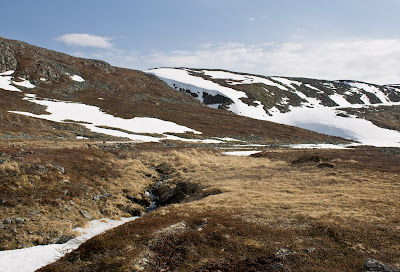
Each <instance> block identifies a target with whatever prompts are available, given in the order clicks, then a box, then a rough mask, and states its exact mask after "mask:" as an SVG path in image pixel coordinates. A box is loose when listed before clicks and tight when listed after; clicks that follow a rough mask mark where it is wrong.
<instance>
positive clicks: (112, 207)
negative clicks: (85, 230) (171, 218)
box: [0, 145, 158, 249]
mask: <svg viewBox="0 0 400 272" xmlns="http://www.w3.org/2000/svg"><path fill="white" fill-rule="evenodd" d="M0 153H1V154H2V155H1V157H2V160H3V161H4V162H3V163H1V164H0V219H1V222H0V223H2V222H3V220H5V219H6V218H10V219H12V220H13V221H15V218H17V217H21V218H23V219H24V220H25V222H24V223H23V224H15V223H12V224H4V228H1V229H0V237H1V240H0V248H1V249H13V248H18V247H26V246H32V245H34V244H46V243H50V242H52V241H54V239H56V238H58V237H60V236H62V235H70V234H71V233H72V229H73V228H75V227H78V226H83V225H85V224H86V222H87V219H85V218H84V217H83V216H82V215H81V213H80V210H86V211H88V212H89V213H90V214H91V216H92V218H93V219H98V218H102V217H111V218H118V217H120V216H132V215H133V214H134V215H137V214H140V213H141V212H144V208H143V207H141V206H139V205H137V204H135V203H132V201H131V200H129V199H128V198H127V196H128V195H133V196H137V195H140V194H143V192H144V191H145V189H146V188H147V187H149V186H150V185H151V184H152V183H154V182H155V180H156V179H157V177H158V174H157V172H156V171H154V170H153V169H151V168H149V167H147V166H145V165H144V164H143V163H142V162H141V161H139V160H137V159H135V158H134V155H132V158H124V159H121V158H119V157H118V156H117V155H115V154H113V153H111V152H109V151H103V150H101V149H98V148H87V147H80V148H78V147H71V148H66V147H60V148H54V147H53V148H49V147H47V148H29V146H27V145H23V148H20V147H2V148H0ZM59 166H62V167H63V168H64V170H65V173H62V172H61V171H60V170H59V169H58V168H57V167H59ZM103 195H105V197H98V198H97V199H96V196H103Z"/></svg>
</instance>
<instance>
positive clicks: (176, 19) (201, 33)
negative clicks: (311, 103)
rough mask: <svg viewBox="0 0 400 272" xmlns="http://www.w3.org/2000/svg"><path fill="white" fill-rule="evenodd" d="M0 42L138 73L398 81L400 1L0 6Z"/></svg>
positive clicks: (182, 0) (49, 1)
mask: <svg viewBox="0 0 400 272" xmlns="http://www.w3.org/2000/svg"><path fill="white" fill-rule="evenodd" d="M1 10H2V16H1V18H2V22H3V23H2V28H1V30H0V36H3V37H6V38H10V39H17V40H23V41H26V42H28V43H31V44H34V45H38V46H41V47H46V48H49V49H52V50H57V51H61V52H65V53H67V54H71V55H74V56H79V57H85V58H96V59H102V60H105V61H107V62H109V63H111V64H112V65H116V66H121V67H127V68H132V69H138V70H146V69H149V68H153V67H171V66H172V67H175V66H179V67H181V66H185V67H193V68H222V69H227V70H233V71H239V72H247V73H256V74H263V75H280V76H294V77H296V76H297V77H313V78H321V79H355V80H362V81H367V82H372V83H381V84H387V83H400V20H399V15H398V13H399V11H400V1H399V0H336V1H331V0H279V1H276V0H196V1H194V0H146V1H143V0H115V1H105V0H79V1H76V0H69V1H54V0H35V1H32V0H18V1H3V2H2V4H1Z"/></svg>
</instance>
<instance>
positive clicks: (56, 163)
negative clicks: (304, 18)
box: [0, 38, 400, 272]
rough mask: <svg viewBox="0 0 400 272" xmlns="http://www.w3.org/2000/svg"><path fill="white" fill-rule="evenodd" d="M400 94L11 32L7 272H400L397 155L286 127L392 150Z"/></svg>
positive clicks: (2, 148) (4, 62)
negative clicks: (142, 56)
mask: <svg viewBox="0 0 400 272" xmlns="http://www.w3.org/2000/svg"><path fill="white" fill-rule="evenodd" d="M330 84H331V85H330ZM355 84H357V85H358V84H362V86H363V87H362V88H361V87H360V86H361V85H360V86H358V87H357V86H356V85H355ZM329 86H331V88H329ZM332 86H333V87H332ZM340 86H342V87H340ZM348 86H351V87H348ZM349 88H350V89H349ZM398 89H399V86H397V85H391V86H377V85H372V84H366V83H360V82H351V81H346V82H344V81H338V82H335V81H334V82H328V81H320V80H311V79H297V78H283V77H263V76H255V75H249V74H239V73H234V72H228V71H217V70H195V69H188V68H179V69H178V68H176V69H171V68H170V69H166V68H163V69H152V70H149V71H146V72H142V71H135V70H129V69H122V68H118V67H113V66H111V65H110V64H108V63H105V62H103V61H98V60H89V59H83V58H75V57H72V56H68V55H66V54H62V53H58V52H54V51H50V50H47V49H44V48H39V47H36V46H32V45H29V44H26V43H24V42H20V41H12V40H8V39H5V38H0V139H1V141H0V215H1V216H0V267H1V268H0V270H2V271H3V270H4V271H25V272H31V271H36V269H40V270H39V271H217V270H218V271H362V268H363V266H364V268H365V271H371V270H373V269H375V268H376V267H378V266H379V267H384V269H386V268H387V270H388V269H390V270H391V271H396V267H398V260H399V259H400V252H399V250H398V248H399V247H398V245H399V237H400V236H399V228H398V223H399V222H400V215H399V213H396V212H394V211H397V210H398V207H399V205H400V197H399V195H400V194H399V192H400V184H399V182H398V180H399V179H398V177H399V174H400V165H399V163H398V162H399V161H400V148H396V147H390V148H386V147H373V146H357V144H354V142H351V141H350V140H346V139H344V138H339V137H334V136H328V135H323V134H319V133H317V132H312V131H309V130H305V129H303V128H298V127H294V126H290V125H292V124H293V125H298V126H304V127H306V126H305V124H308V125H309V126H311V125H313V126H317V128H321V127H322V128H324V129H325V130H324V131H323V132H329V131H326V130H327V129H328V128H331V130H332V132H335V133H337V132H338V131H339V132H342V134H340V135H341V136H346V137H348V138H352V139H356V140H359V141H360V142H361V143H371V144H374V145H379V144H381V145H382V143H380V142H379V141H382V140H385V142H384V144H385V145H396V139H397V138H396V137H397V136H396V135H397V134H396V133H397V132H396V131H395V130H398V127H399V122H398V120H399V116H400V114H399V112H398V106H397V104H396V103H397V102H396V101H397V98H396V95H397V94H398ZM351 92H353V93H354V94H353V95H350V93H351ZM350 97H353V99H354V100H351V99H350ZM356 97H359V98H358V99H357V98H356ZM346 101H347V102H346ZM352 101H354V102H353V103H352ZM360 101H361V102H360ZM367 104H368V105H367ZM369 104H371V105H369ZM343 106H345V107H343ZM366 119H368V120H371V121H373V123H371V122H369V121H367V120H366ZM271 121H274V122H271ZM276 122H281V123H284V124H278V123H276ZM326 122H327V123H326ZM334 122H335V123H334ZM287 124H290V125H287ZM384 128H385V129H384ZM361 129H364V130H365V131H361ZM344 132H346V133H344ZM389 132H390V133H394V134H389ZM356 133H359V134H356ZM371 133H379V137H377V138H379V141H377V140H376V139H375V141H373V140H374V139H373V138H374V137H375V136H376V135H375V136H373V137H371ZM332 134H333V133H332ZM386 136H390V137H386ZM385 137H386V138H387V139H384V138H385ZM367 140H368V141H367ZM349 143H350V144H351V147H347V148H341V149H340V148H338V145H337V144H349ZM293 144H334V148H335V149H334V150H332V149H318V150H316V149H307V148H293V147H299V146H300V147H304V145H293ZM309 146H310V145H307V147H309ZM313 146H315V145H313ZM320 146H321V145H320ZM320 146H319V147H320ZM324 146H325V147H326V146H327V145H324ZM329 147H331V145H329ZM340 147H342V146H340ZM243 150H245V151H243ZM227 151H228V152H227ZM238 152H241V153H239V154H240V155H248V154H250V153H251V154H253V155H252V156H251V157H249V156H241V157H234V156H230V155H232V154H238ZM122 219H123V220H122ZM128 221H129V222H128ZM118 225H120V226H119V227H117V226H118ZM113 227H115V228H114V229H112V230H109V231H105V232H104V233H102V234H100V235H97V236H94V235H96V234H99V233H100V232H102V231H103V230H107V229H110V228H113ZM92 236H94V237H93V238H91V239H89V238H90V237H92ZM87 239H89V240H87ZM71 250H72V251H71ZM70 251H71V252H70ZM64 255H65V256H64ZM61 256H64V257H62V258H60V259H58V258H59V257H61ZM372 258H373V259H372ZM57 259H58V260H57ZM56 260H57V261H56ZM377 260H382V261H383V262H385V264H384V263H381V262H379V261H377ZM52 262H53V263H52ZM386 263H387V265H386ZM43 266H45V267H43ZM41 267H42V268H41ZM392 268H393V269H392ZM388 271H389V270H388Z"/></svg>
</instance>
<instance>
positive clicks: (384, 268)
mask: <svg viewBox="0 0 400 272" xmlns="http://www.w3.org/2000/svg"><path fill="white" fill-rule="evenodd" d="M399 271H400V270H399V269H397V268H395V267H393V266H390V265H387V264H384V263H381V262H380V261H377V260H375V259H367V260H366V261H365V263H364V272H399Z"/></svg>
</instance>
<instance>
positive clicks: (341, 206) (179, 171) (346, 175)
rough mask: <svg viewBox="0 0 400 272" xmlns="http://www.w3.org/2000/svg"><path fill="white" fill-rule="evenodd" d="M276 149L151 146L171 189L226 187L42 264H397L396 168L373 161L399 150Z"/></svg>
mask: <svg viewBox="0 0 400 272" xmlns="http://www.w3.org/2000/svg"><path fill="white" fill-rule="evenodd" d="M346 152H351V153H352V155H351V156H350V155H349V154H350V153H346ZM278 153H279V152H277V154H272V155H271V154H270V155H269V157H262V156H261V157H232V156H222V155H219V154H216V153H214V152H210V151H200V150H186V151H172V152H162V153H161V152H151V151H146V152H143V153H141V154H140V155H139V156H138V159H139V160H140V161H142V162H145V163H144V164H149V165H153V166H155V167H157V166H159V168H160V169H164V172H165V173H167V174H168V175H169V177H170V179H169V180H168V181H166V182H167V183H171V187H173V186H174V184H175V183H176V181H177V180H180V181H184V182H187V183H192V184H199V185H200V186H201V190H206V189H209V188H214V189H217V190H219V194H212V195H209V196H206V195H203V198H197V199H192V200H193V201H190V202H186V203H181V204H173V205H170V206H168V207H165V208H161V209H159V210H157V211H155V212H153V213H150V214H147V215H145V216H143V217H142V218H140V219H138V220H135V221H134V222H131V223H129V224H125V225H123V226H121V227H119V228H117V229H115V230H112V231H110V232H108V233H106V234H104V235H101V236H98V237H95V238H94V239H92V240H90V241H88V242H87V243H86V244H84V245H82V246H81V248H80V249H79V250H77V251H75V252H73V253H71V254H69V255H67V256H66V257H64V258H63V259H61V260H60V261H58V262H57V263H55V264H52V265H50V266H48V267H46V268H44V269H42V271H60V270H63V271H76V270H92V271H95V270H109V271H161V270H163V269H164V270H165V271H216V270H220V271H271V270H272V268H273V267H274V266H275V265H278V264H281V265H282V268H281V270H282V271H361V269H362V266H363V263H364V261H365V259H366V258H376V259H379V260H381V261H383V262H387V263H389V264H392V265H396V263H397V265H399V262H400V253H399V252H400V251H399V249H400V248H399V244H400V238H399V237H400V229H399V227H398V224H399V222H400V214H399V213H398V207H400V196H399V195H400V194H399V192H400V183H399V182H398V178H399V175H398V171H397V168H396V167H395V166H394V164H393V168H392V170H393V171H390V168H389V164H386V168H384V169H382V168H381V165H380V163H378V162H374V163H372V162H371V161H370V160H368V159H367V157H368V154H370V155H371V154H372V156H375V155H376V154H382V156H388V157H391V158H392V159H394V158H395V157H393V156H389V155H387V154H384V153H383V152H381V151H379V150H378V151H377V152H376V150H375V151H374V150H356V151H340V152H339V153H336V154H334V153H332V154H316V155H317V156H320V157H322V158H329V161H331V162H334V163H335V167H334V168H318V167H317V165H318V163H320V162H321V160H320V159H319V160H311V161H310V160H307V162H305V163H299V164H292V161H293V160H295V159H296V158H299V157H301V156H303V155H304V153H302V151H296V152H295V151H293V152H292V151H290V152H288V153H285V151H282V152H281V153H279V154H278ZM306 153H307V152H306ZM314 155H315V154H314ZM328 155H329V156H328ZM282 158H286V159H285V160H283V159H282ZM379 159H380V158H376V160H379ZM389 159H390V158H389ZM385 160H386V159H385ZM322 161H323V160H322ZM160 165H161V166H160ZM282 252H290V254H288V255H287V256H284V257H282ZM283 255H284V254H283ZM275 267H276V266H275Z"/></svg>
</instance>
